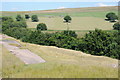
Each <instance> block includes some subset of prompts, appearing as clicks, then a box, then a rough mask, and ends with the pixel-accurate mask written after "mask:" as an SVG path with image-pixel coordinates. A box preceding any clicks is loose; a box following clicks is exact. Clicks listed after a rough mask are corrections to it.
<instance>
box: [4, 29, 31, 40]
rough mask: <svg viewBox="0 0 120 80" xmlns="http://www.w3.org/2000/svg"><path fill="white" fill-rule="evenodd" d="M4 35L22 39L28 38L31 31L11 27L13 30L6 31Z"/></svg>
mask: <svg viewBox="0 0 120 80" xmlns="http://www.w3.org/2000/svg"><path fill="white" fill-rule="evenodd" d="M4 33H5V34H7V35H9V36H12V37H14V38H16V39H22V38H24V37H28V36H29V35H30V34H31V30H29V29H27V28H17V27H13V28H9V29H7V30H6V31H5V32H4Z"/></svg>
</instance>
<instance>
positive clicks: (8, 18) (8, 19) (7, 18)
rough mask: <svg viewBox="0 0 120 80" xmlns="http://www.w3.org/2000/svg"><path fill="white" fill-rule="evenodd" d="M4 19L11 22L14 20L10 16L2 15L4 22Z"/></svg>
mask: <svg viewBox="0 0 120 80" xmlns="http://www.w3.org/2000/svg"><path fill="white" fill-rule="evenodd" d="M4 21H9V22H13V21H14V20H13V18H11V17H2V22H4Z"/></svg>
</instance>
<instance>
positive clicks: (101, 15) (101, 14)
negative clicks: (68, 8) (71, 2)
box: [2, 10, 118, 18]
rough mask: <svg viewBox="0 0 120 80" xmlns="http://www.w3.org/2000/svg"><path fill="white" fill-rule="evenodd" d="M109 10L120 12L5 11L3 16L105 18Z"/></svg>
mask: <svg viewBox="0 0 120 80" xmlns="http://www.w3.org/2000/svg"><path fill="white" fill-rule="evenodd" d="M108 12H115V13H116V14H118V11H117V10H110V11H97V12H94V11H93V12H62V13H61V12H59V13H39V12H37V13H19V12H15V13H13V12H3V13H2V16H11V17H14V18H15V17H16V15H17V14H21V15H22V16H24V14H29V15H31V16H32V15H38V16H39V17H48V16H53V17H54V16H65V15H70V16H72V17H99V18H104V17H105V14H107V13H108Z"/></svg>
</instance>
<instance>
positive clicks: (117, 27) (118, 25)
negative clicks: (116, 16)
mask: <svg viewBox="0 0 120 80" xmlns="http://www.w3.org/2000/svg"><path fill="white" fill-rule="evenodd" d="M113 29H114V30H120V23H119V22H117V23H115V24H114V25H113Z"/></svg>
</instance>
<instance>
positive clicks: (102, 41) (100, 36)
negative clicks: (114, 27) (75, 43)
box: [83, 29, 118, 58]
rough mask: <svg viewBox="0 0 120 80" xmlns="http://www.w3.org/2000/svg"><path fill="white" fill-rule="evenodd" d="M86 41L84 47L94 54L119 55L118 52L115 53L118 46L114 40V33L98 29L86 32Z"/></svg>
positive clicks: (114, 56) (115, 56)
mask: <svg viewBox="0 0 120 80" xmlns="http://www.w3.org/2000/svg"><path fill="white" fill-rule="evenodd" d="M83 41H84V43H85V44H84V45H85V47H84V49H85V51H87V52H88V53H90V54H92V55H98V56H109V57H113V58H117V57H118V53H114V51H115V49H116V48H117V43H116V42H115V40H114V35H112V34H110V33H107V32H104V31H102V30H98V29H96V30H95V31H94V32H89V33H88V34H86V36H85V38H83Z"/></svg>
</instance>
